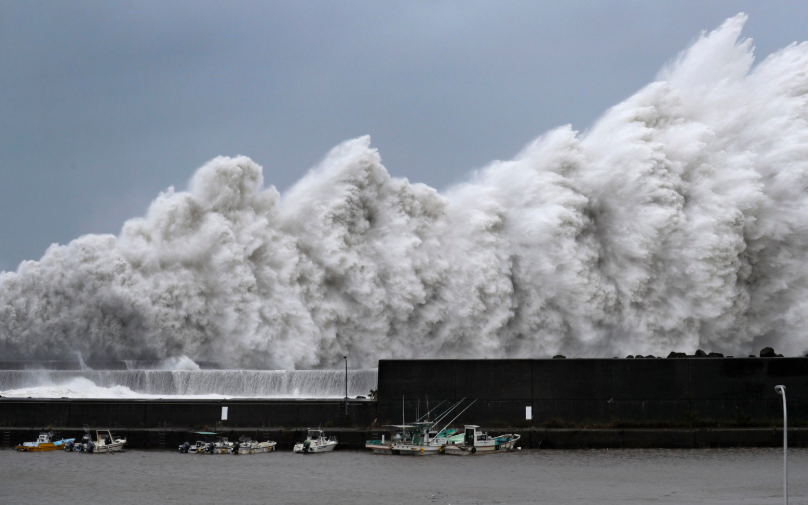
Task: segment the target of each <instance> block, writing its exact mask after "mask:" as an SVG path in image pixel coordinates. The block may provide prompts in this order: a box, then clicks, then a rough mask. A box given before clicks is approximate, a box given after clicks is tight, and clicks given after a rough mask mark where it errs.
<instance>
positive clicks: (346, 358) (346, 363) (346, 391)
mask: <svg viewBox="0 0 808 505" xmlns="http://www.w3.org/2000/svg"><path fill="white" fill-rule="evenodd" d="M343 358H345V415H346V416H347V415H348V356H343Z"/></svg>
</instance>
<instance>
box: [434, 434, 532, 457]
mask: <svg viewBox="0 0 808 505" xmlns="http://www.w3.org/2000/svg"><path fill="white" fill-rule="evenodd" d="M519 438H520V437H519V436H518V435H517V436H516V437H515V438H513V439H511V440H508V441H507V442H502V443H500V444H484V445H476V446H473V447H467V446H465V445H447V446H446V447H444V449H443V452H444V453H446V454H449V455H452V456H472V455H476V454H497V453H502V452H509V451H513V449H514V447H515V446H516V442H518V441H519Z"/></svg>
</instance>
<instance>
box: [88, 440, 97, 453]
mask: <svg viewBox="0 0 808 505" xmlns="http://www.w3.org/2000/svg"><path fill="white" fill-rule="evenodd" d="M94 448H95V446H94V445H93V442H92V440H88V441H87V452H88V453H90V454H92V453H93V449H94Z"/></svg>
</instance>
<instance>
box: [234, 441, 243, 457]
mask: <svg viewBox="0 0 808 505" xmlns="http://www.w3.org/2000/svg"><path fill="white" fill-rule="evenodd" d="M240 448H241V444H240V443H239V442H233V454H238V450H239V449H240Z"/></svg>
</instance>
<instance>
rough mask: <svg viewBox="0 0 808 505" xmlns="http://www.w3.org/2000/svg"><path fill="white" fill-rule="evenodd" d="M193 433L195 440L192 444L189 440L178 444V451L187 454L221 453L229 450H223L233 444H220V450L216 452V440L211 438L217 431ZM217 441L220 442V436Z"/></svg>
mask: <svg viewBox="0 0 808 505" xmlns="http://www.w3.org/2000/svg"><path fill="white" fill-rule="evenodd" d="M194 435H197V437H196V442H194V443H193V444H192V443H190V442H185V443H183V444H182V445H181V446H180V452H182V453H188V454H214V453H216V454H222V453H224V452H229V450H228V451H225V449H232V446H233V445H232V444H229V445H225V444H222V445H221V447H220V448H221V449H222V452H216V450H215V449H216V441H215V440H214V439H213V437H214V436H216V435H217V433H214V432H212V431H195V432H194ZM224 440H225V442H226V441H227V439H226V438H225V439H224ZM219 441H220V442H221V438H220V440H219Z"/></svg>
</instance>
